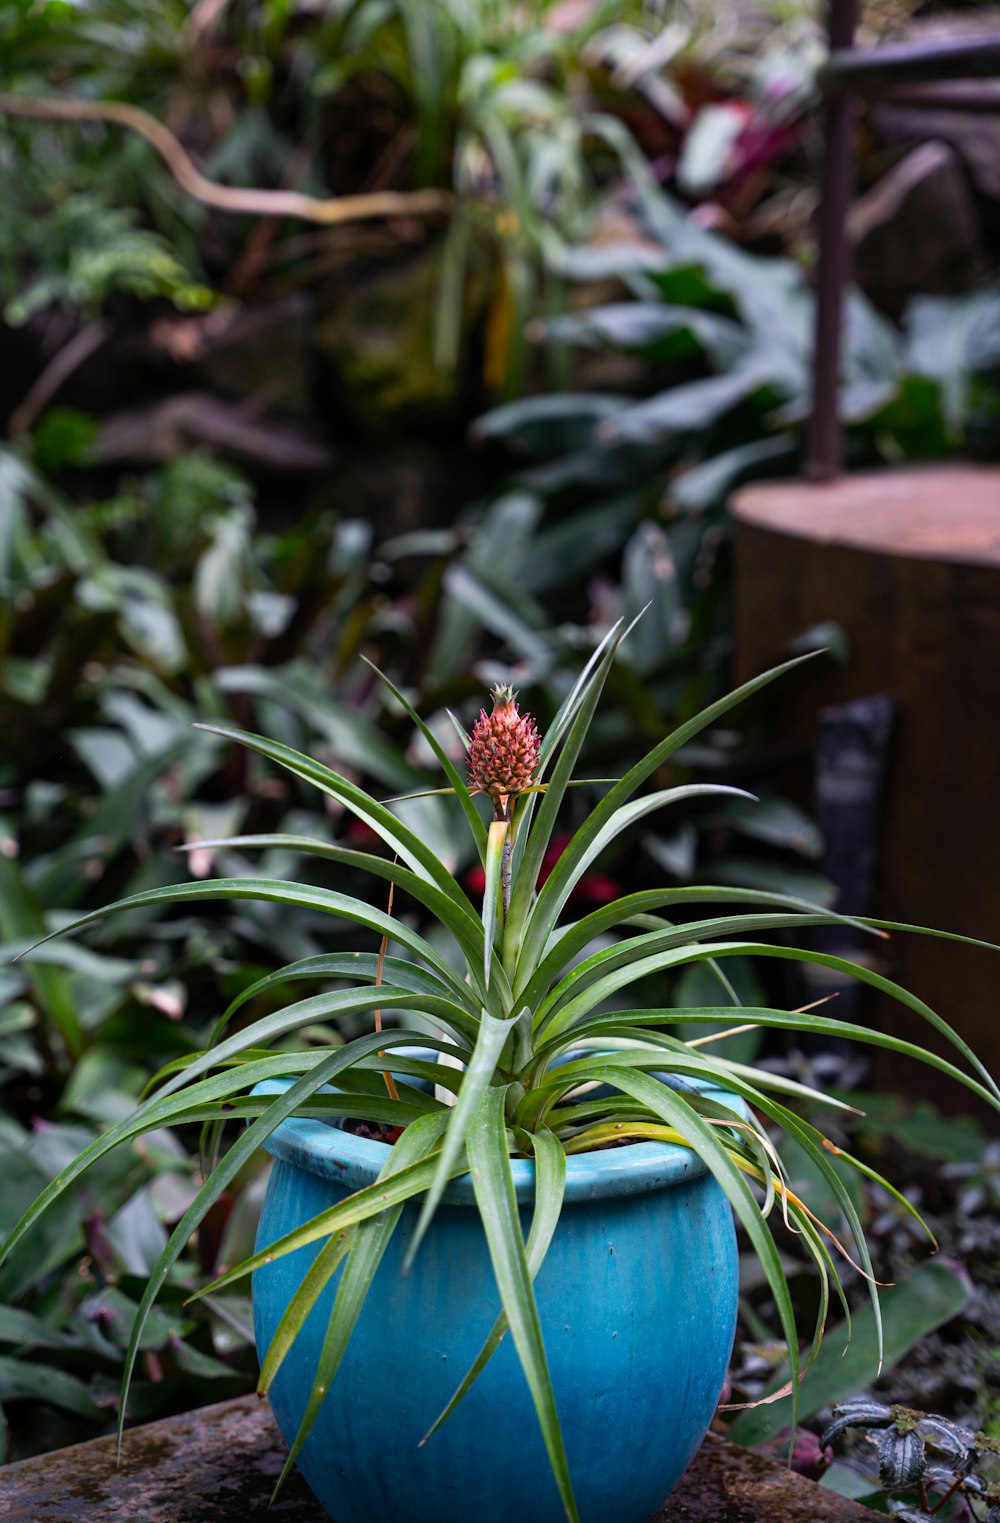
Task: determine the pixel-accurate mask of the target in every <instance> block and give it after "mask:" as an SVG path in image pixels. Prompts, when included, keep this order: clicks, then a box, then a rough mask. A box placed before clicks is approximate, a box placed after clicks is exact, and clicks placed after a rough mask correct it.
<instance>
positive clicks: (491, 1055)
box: [403, 1010, 518, 1270]
mask: <svg viewBox="0 0 1000 1523" xmlns="http://www.w3.org/2000/svg"><path fill="white" fill-rule="evenodd" d="M517 1022H518V1017H517V1016H516V1015H515V1016H508V1017H507V1019H506V1020H497V1019H496V1017H494V1016H492V1015H490V1013H489V1011H488V1010H484V1011H483V1012H482V1016H481V1019H480V1026H479V1036H478V1038H477V1040H476V1045H475V1048H474V1049H473V1052H472V1056H471V1058H470V1059H469V1062H468V1065H467V1067H466V1070H465V1078H464V1080H463V1082H462V1088H461V1090H460V1091H459V1095H458V1099H457V1100H456V1101H455V1104H454V1106H453V1107H452V1112H451V1120H450V1122H449V1124H448V1130H447V1132H446V1133H445V1137H444V1143H443V1146H442V1148H441V1156H440V1158H439V1159H438V1167H437V1173H436V1174H435V1176H434V1179H433V1181H432V1183H431V1187H430V1189H429V1190H428V1192H427V1198H426V1199H425V1201H424V1203H423V1206H422V1208H421V1211H420V1218H419V1220H418V1222H417V1226H416V1230H415V1231H414V1234H413V1237H412V1239H411V1242H410V1246H409V1249H408V1250H407V1254H406V1259H405V1260H404V1263H403V1268H404V1270H406V1269H409V1267H410V1265H411V1264H412V1263H413V1258H414V1255H415V1254H416V1251H417V1249H418V1248H419V1247H420V1243H421V1240H422V1239H423V1236H424V1233H425V1232H426V1231H427V1228H428V1227H429V1226H430V1223H431V1218H432V1216H433V1215H434V1212H435V1211H436V1210H437V1206H438V1202H439V1201H440V1199H441V1196H442V1194H443V1193H444V1187H445V1185H446V1184H447V1182H448V1179H449V1178H450V1172H451V1169H452V1168H453V1166H454V1164H455V1161H456V1159H457V1158H458V1155H459V1152H460V1150H461V1148H462V1146H463V1144H464V1142H465V1136H466V1133H467V1131H468V1129H469V1126H470V1123H471V1121H472V1118H473V1116H474V1115H475V1113H476V1111H477V1109H478V1107H479V1102H480V1098H481V1097H482V1095H483V1094H484V1092H485V1091H486V1089H487V1088H488V1086H489V1085H490V1084H491V1083H492V1082H493V1080H494V1078H495V1077H496V1071H497V1063H498V1061H499V1058H500V1055H501V1053H502V1052H503V1050H504V1047H505V1046H506V1045H507V1042H508V1039H509V1038H510V1036H511V1035H512V1033H513V1031H514V1027H515V1026H516V1025H517Z"/></svg>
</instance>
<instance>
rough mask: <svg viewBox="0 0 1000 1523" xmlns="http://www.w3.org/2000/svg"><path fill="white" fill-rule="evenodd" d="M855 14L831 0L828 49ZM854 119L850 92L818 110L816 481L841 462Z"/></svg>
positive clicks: (850, 31) (810, 453)
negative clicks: (842, 364)
mask: <svg viewBox="0 0 1000 1523" xmlns="http://www.w3.org/2000/svg"><path fill="white" fill-rule="evenodd" d="M856 16H857V0H830V19H829V35H830V50H831V52H832V51H834V50H836V49H839V48H849V47H850V46H851V44H852V43H853V41H854V28H855V22H856ZM853 122H854V103H853V101H851V100H850V98H849V97H846V96H842V97H839V98H837V99H835V100H831V101H828V102H827V104H826V106H825V107H824V111H823V142H824V151H823V170H822V175H821V178H820V202H819V219H818V220H819V228H818V231H819V263H818V269H817V273H816V328H815V350H814V353H813V401H812V413H811V416H810V418H809V428H808V432H807V435H806V458H805V472H806V475H807V476H808V477H809V478H811V479H812V480H820V481H822V480H828V479H829V478H830V477H831V476H836V475H838V474H839V472H840V470H841V469H842V466H843V436H842V431H841V427H840V419H839V417H838V415H837V403H838V393H839V389H840V341H841V325H842V315H843V300H844V286H845V285H846V283H847V269H848V258H849V256H848V247H847V213H848V208H849V204H850V196H851V187H852V181H853V174H852V164H851V135H852V128H853Z"/></svg>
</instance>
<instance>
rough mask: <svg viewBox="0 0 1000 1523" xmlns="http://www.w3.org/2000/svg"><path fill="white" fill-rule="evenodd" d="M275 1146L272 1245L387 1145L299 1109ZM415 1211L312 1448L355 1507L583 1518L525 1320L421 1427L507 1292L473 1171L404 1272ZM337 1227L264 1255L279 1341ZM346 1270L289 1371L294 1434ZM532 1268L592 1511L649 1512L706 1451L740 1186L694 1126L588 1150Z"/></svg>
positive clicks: (533, 1522) (566, 1423)
mask: <svg viewBox="0 0 1000 1523" xmlns="http://www.w3.org/2000/svg"><path fill="white" fill-rule="evenodd" d="M278 1087H283V1086H280V1085H279V1084H268V1085H267V1086H261V1088H266V1089H268V1090H271V1089H275V1088H278ZM709 1092H710V1093H712V1094H713V1098H719V1099H721V1100H723V1101H725V1102H728V1103H730V1104H736V1103H737V1102H734V1101H733V1098H732V1096H728V1095H723V1094H720V1093H719V1092H718V1091H709ZM268 1148H269V1151H270V1152H271V1153H272V1154H273V1155H274V1158H275V1160H276V1161H275V1164H274V1167H273V1171H272V1174H271V1179H270V1183H269V1185H268V1189H267V1194H266V1198H265V1201H264V1207H263V1212H262V1216H261V1222H260V1229H259V1232H258V1238H257V1246H258V1248H263V1247H266V1246H267V1245H269V1244H270V1243H272V1242H274V1241H275V1239H277V1238H279V1237H281V1236H282V1235H283V1234H284V1233H286V1232H290V1231H291V1230H292V1229H293V1228H295V1227H297V1226H298V1225H300V1224H301V1223H303V1222H305V1221H307V1220H308V1219H309V1218H310V1217H312V1216H314V1215H315V1214H316V1213H317V1212H319V1211H322V1210H324V1209H325V1208H327V1207H328V1206H330V1205H332V1204H333V1203H335V1202H336V1201H338V1200H340V1199H342V1198H343V1197H344V1196H345V1195H346V1194H348V1193H349V1192H350V1191H352V1190H356V1189H359V1188H360V1187H362V1186H363V1185H367V1184H370V1183H371V1182H372V1181H373V1180H374V1179H375V1178H376V1176H377V1174H378V1172H379V1170H380V1169H381V1167H382V1166H383V1164H384V1163H385V1160H386V1157H387V1155H388V1151H389V1150H388V1147H387V1146H386V1144H384V1143H380V1142H371V1141H368V1140H365V1139H363V1138H359V1137H355V1136H353V1135H352V1134H350V1133H348V1132H344V1131H341V1130H340V1129H339V1128H338V1127H336V1126H330V1125H328V1124H326V1123H324V1122H322V1121H317V1120H300V1119H295V1120H290V1121H286V1122H284V1123H283V1124H282V1125H281V1126H280V1127H279V1128H278V1129H277V1130H276V1131H275V1132H274V1133H273V1135H272V1137H271V1140H270V1142H269V1143H268ZM513 1170H514V1177H515V1184H516V1189H517V1197H518V1200H519V1202H520V1203H521V1209H522V1219H523V1221H524V1226H525V1231H527V1226H528V1223H529V1220H530V1212H531V1202H532V1198H533V1176H534V1165H533V1164H532V1163H531V1162H530V1161H528V1160H515V1161H514V1164H513ZM416 1215H417V1213H416V1208H415V1207H412V1206H411V1207H407V1208H406V1209H405V1210H404V1213H403V1215H402V1217H401V1219H400V1222H399V1225H398V1226H397V1228H396V1231H395V1233H394V1235H393V1238H392V1241H391V1243H390V1245H389V1248H388V1250H387V1252H386V1255H385V1257H384V1259H383V1260H382V1263H381V1265H380V1267H379V1269H378V1272H377V1274H376V1277H375V1280H374V1283H373V1286H372V1289H371V1291H370V1293H369V1296H368V1299H367V1301H366V1303H365V1306H364V1309H363V1311H362V1313H361V1316H360V1318H359V1321H358V1324H357V1327H356V1329H355V1332H354V1336H353V1338H352V1339H351V1342H350V1345H349V1347H348V1350H347V1353H346V1355H345V1357H344V1360H343V1363H342V1364H341V1367H340V1370H339V1371H338V1373H337V1376H336V1378H335V1380H334V1381H333V1383H332V1386H331V1389H330V1394H329V1395H328V1396H327V1398H326V1402H325V1404H324V1406H323V1408H322V1409H321V1412H320V1415H319V1417H318V1419H317V1421H316V1424H315V1426H314V1428H313V1430H312V1433H311V1434H310V1437H309V1439H308V1440H307V1442H306V1444H305V1446H304V1447H303V1450H302V1453H301V1455H300V1457H299V1468H300V1470H301V1471H302V1473H303V1475H304V1476H305V1478H306V1480H307V1481H308V1483H309V1485H310V1486H311V1487H312V1489H313V1491H314V1492H315V1493H316V1496H317V1497H318V1498H319V1500H320V1501H321V1502H322V1503H323V1506H324V1507H325V1508H326V1509H327V1511H328V1512H329V1513H330V1514H331V1516H332V1517H333V1518H334V1519H336V1523H470V1520H472V1519H475V1520H476V1523H564V1520H565V1513H564V1511H563V1507H562V1504H561V1502H560V1499H559V1495H558V1492H557V1490H556V1486H555V1482H554V1481H553V1479H552V1476H551V1474H550V1470H549V1462H548V1458H547V1456H546V1453H545V1448H544V1445H543V1443H542V1439H541V1436H540V1434H539V1431H538V1423H537V1419H536V1417H535V1412H534V1408H533V1406H532V1403H531V1398H530V1396H529V1394H528V1389H527V1386H526V1383H525V1380H524V1376H523V1373H522V1371H521V1367H520V1364H519V1363H518V1359H517V1355H516V1352H515V1350H514V1348H513V1346H512V1343H511V1340H510V1338H509V1337H507V1338H505V1339H504V1341H503V1343H502V1344H501V1346H500V1349H499V1350H498V1352H497V1353H496V1354H495V1355H494V1357H493V1359H492V1361H491V1362H490V1364H489V1365H488V1366H487V1367H486V1370H485V1371H484V1372H483V1374H482V1375H481V1376H480V1378H479V1380H478V1381H477V1382H476V1384H475V1385H474V1386H473V1388H472V1390H471V1391H470V1392H469V1394H468V1395H467V1396H466V1397H465V1399H464V1400H463V1402H462V1403H461V1404H460V1405H459V1407H458V1408H457V1410H456V1411H455V1412H454V1413H453V1414H452V1416H451V1417H450V1418H449V1419H448V1421H447V1422H446V1423H445V1424H444V1425H443V1426H442V1427H441V1428H440V1429H439V1430H438V1432H437V1433H435V1434H434V1436H433V1438H431V1439H430V1440H428V1442H427V1443H426V1444H425V1445H424V1446H423V1447H418V1446H419V1444H420V1440H421V1438H422V1437H423V1436H424V1434H425V1433H426V1432H427V1430H428V1428H429V1427H430V1426H431V1424H432V1423H433V1421H434V1419H435V1418H436V1417H437V1416H438V1414H439V1413H440V1411H441V1409H442V1408H443V1407H444V1406H445V1404H446V1403H447V1402H448V1400H449V1399H450V1397H451V1396H452V1395H453V1393H454V1391H455V1388H456V1386H457V1385H458V1384H459V1382H460V1381H461V1379H462V1377H463V1376H464V1375H465V1373H466V1371H467V1370H468V1368H469V1366H470V1365H471V1363H472V1361H473V1360H474V1358H475V1357H476V1355H477V1354H478V1352H479V1349H480V1348H481V1346H482V1343H483V1340H484V1339H485V1337H486V1335H487V1333H488V1332H489V1330H490V1328H491V1327H492V1325H493V1322H494V1319H495V1318H496V1316H497V1313H498V1311H499V1298H498V1295H497V1291H496V1287H495V1284H494V1280H493V1272H492V1269H491V1266H490V1262H489V1256H488V1253H487V1249H486V1244H485V1241H484V1238H483V1235H482V1230H481V1228H480V1225H479V1219H478V1215H477V1212H476V1208H475V1204H474V1197H473V1193H472V1184H471V1181H470V1180H469V1179H468V1177H465V1178H463V1179H458V1180H455V1181H454V1182H453V1183H452V1184H451V1185H450V1186H449V1187H448V1190H447V1192H446V1194H445V1197H444V1202H443V1204H442V1206H441V1207H440V1208H439V1210H438V1212H437V1216H436V1218H435V1220H434V1223H433V1224H432V1227H431V1230H430V1231H429V1233H428V1235H427V1237H426V1238H425V1239H424V1242H423V1243H422V1244H421V1247H420V1250H419V1252H418V1254H417V1257H416V1260H415V1263H414V1266H413V1268H412V1269H411V1271H410V1273H409V1274H408V1275H406V1276H405V1277H404V1276H403V1275H402V1274H401V1272H400V1269H401V1263H402V1259H403V1255H404V1253H405V1249H406V1244H407V1242H408V1240H409V1238H410V1236H411V1234H412V1232H413V1229H414V1225H415V1222H416ZM319 1247H320V1245H319V1244H311V1245H309V1246H308V1247H305V1248H302V1249H300V1250H299V1251H298V1252H296V1253H294V1254H289V1255H288V1256H287V1257H285V1258H282V1259H279V1260H277V1261H276V1262H274V1263H272V1264H269V1265H267V1266H265V1267H264V1268H262V1269H260V1270H259V1271H258V1272H257V1273H256V1274H255V1275H254V1284H253V1300H254V1327H255V1331H256V1338H257V1347H258V1350H259V1352H260V1355H261V1357H263V1354H264V1352H265V1350H266V1349H267V1347H268V1344H269V1343H270V1341H271V1338H272V1336H273V1334H274V1331H275V1329H276V1327H277V1325H278V1321H279V1319H280V1317H281V1314H282V1312H283V1310H284V1308H285V1307H286V1305H287V1304H288V1301H289V1299H290V1298H291V1296H292V1295H293V1294H294V1292H295V1291H296V1290H297V1289H298V1286H299V1284H300V1282H301V1280H302V1277H303V1275H304V1274H305V1272H306V1270H307V1268H308V1267H309V1265H310V1264H311V1262H312V1260H313V1258H314V1257H315V1254H316V1253H317V1252H318V1250H319ZM335 1283H336V1282H334V1284H333V1285H331V1286H329V1287H328V1289H327V1293H326V1294H325V1296H324V1297H323V1299H322V1300H321V1301H320V1302H319V1304H318V1305H317V1307H316V1308H315V1309H314V1311H313V1313H312V1315H311V1317H310V1318H309V1320H308V1321H307V1323H306V1325H305V1327H304V1328H303V1330H302V1333H301V1334H300V1336H299V1338H298V1339H297V1341H296V1343H295V1344H294V1346H293V1348H292V1350H291V1352H290V1353H289V1354H288V1356H287V1357H286V1359H285V1362H284V1364H283V1366H282V1368H281V1370H280V1371H279V1374H278V1377H277V1379H276V1380H275V1382H274V1384H273V1386H272V1388H271V1392H270V1401H271V1405H272V1407H273V1409H274V1414H275V1417H276V1418H277V1421H278V1425H279V1427H280V1429H281V1431H282V1434H283V1435H284V1437H285V1439H286V1441H287V1442H288V1443H291V1441H292V1439H293V1438H294V1436H295V1433H296V1431H297V1429H298V1425H299V1421H300V1418H301V1416H302V1413H303V1410H304V1408H305V1403H306V1400H307V1398H308V1394H309V1390H310V1388H311V1385H312V1380H313V1375H314V1371H315V1368H316V1363H317V1360H318V1357H319V1350H320V1347H321V1344H322V1339H323V1333H324V1330H325V1328H326V1324H327V1321H328V1318H329V1314H330V1307H331V1304H332V1298H333V1291H334V1287H335ZM535 1288H536V1293H537V1297H538V1304H539V1310H540V1314H541V1319H542V1329H543V1333H544V1337H545V1346H546V1351H547V1354H548V1359H549V1366H550V1370H551V1374H552V1380H553V1385H554V1388H555V1394H556V1402H557V1407H558V1411H559V1416H560V1420H561V1423H562V1430H563V1435H564V1438H565V1443H566V1449H567V1454H568V1459H569V1469H570V1475H571V1477H572V1480H573V1485H574V1489H575V1492H576V1497H577V1501H578V1504H579V1508H580V1516H581V1520H582V1523H646V1520H647V1519H648V1518H649V1517H650V1515H651V1514H652V1513H653V1512H655V1511H656V1509H657V1508H658V1507H659V1505H660V1503H661V1502H662V1501H663V1500H664V1498H665V1497H666V1496H667V1495H668V1494H669V1492H670V1491H671V1490H672V1488H673V1487H674V1486H675V1485H676V1483H677V1481H678V1480H679V1478H680V1476H681V1474H682V1473H683V1471H684V1469H685V1468H686V1466H687V1465H688V1463H689V1462H690V1460H691V1459H692V1457H693V1456H694V1454H695V1451H696V1450H697V1448H698V1446H699V1444H700V1443H701V1441H702V1438H703V1437H704V1435H705V1432H706V1430H707V1428H708V1425H709V1423H710V1421H711V1418H712V1414H713V1412H714V1410H715V1406H716V1403H717V1402H718V1399H719V1393H720V1391H721V1389H722V1385H723V1381H724V1379H725V1375H726V1369H727V1366H728V1363H729V1356H730V1353H731V1351H732V1345H733V1335H734V1330H735V1325H736V1296H737V1256H736V1239H735V1233H734V1229H733V1219H732V1212H731V1209H730V1207H729V1204H728V1202H727V1200H726V1198H725V1196H724V1194H723V1193H722V1191H721V1189H720V1188H719V1186H718V1185H717V1184H716V1183H715V1181H714V1180H713V1179H712V1178H711V1176H710V1175H709V1174H708V1173H707V1172H706V1171H705V1169H704V1167H703V1165H702V1164H701V1163H700V1162H699V1161H698V1160H697V1159H696V1158H695V1156H694V1154H693V1153H691V1152H689V1151H688V1150H687V1149H686V1148H682V1147H675V1146H671V1145H669V1144H662V1143H640V1144H637V1145H634V1146H631V1147H626V1148H618V1149H613V1150H611V1151H608V1152H600V1153H590V1154H578V1155H576V1156H575V1157H572V1158H570V1159H569V1160H568V1170H567V1182H566V1203H565V1206H564V1208H563V1215H562V1218H561V1220H560V1223H559V1226H558V1227H557V1229H556V1233H555V1236H554V1238H553V1241H552V1245H551V1247H550V1249H549V1253H548V1256H547V1258H546V1260H545V1263H544V1264H543V1266H542V1269H541V1271H540V1273H539V1275H538V1278H537V1280H536V1282H535Z"/></svg>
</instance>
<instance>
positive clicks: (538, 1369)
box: [467, 1087, 579, 1523]
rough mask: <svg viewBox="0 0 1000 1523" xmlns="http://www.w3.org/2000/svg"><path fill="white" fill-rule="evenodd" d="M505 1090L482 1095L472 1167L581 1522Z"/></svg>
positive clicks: (550, 1448)
mask: <svg viewBox="0 0 1000 1523" xmlns="http://www.w3.org/2000/svg"><path fill="white" fill-rule="evenodd" d="M506 1093H507V1092H506V1089H505V1088H500V1087H497V1088H494V1089H489V1090H487V1091H486V1093H485V1094H484V1095H483V1096H482V1098H481V1099H480V1102H479V1106H478V1108H477V1110H476V1114H475V1117H474V1118H473V1121H472V1124H471V1126H470V1127H469V1133H468V1139H467V1148H468V1154H469V1168H470V1171H471V1174H472V1185H473V1189H474V1190H475V1193H476V1201H477V1203H478V1205H479V1214H480V1216H481V1218H482V1222H483V1231H484V1232H485V1234H486V1242H487V1246H488V1248H489V1253H490V1261H491V1262H492V1265H493V1273H494V1275H495V1276H496V1282H497V1288H498V1289H499V1291H500V1299H501V1301H502V1303H503V1309H504V1313H505V1314H506V1317H507V1322H508V1325H509V1327H510V1331H511V1336H512V1338H513V1339H514V1345H515V1347H516V1349H517V1354H518V1358H519V1359H520V1361H521V1368H522V1369H523V1370H524V1374H525V1378H526V1380H527V1382H528V1388H529V1390H530V1391H531V1399H532V1401H533V1402H534V1405H535V1412H536V1413H537V1415H538V1423H539V1426H540V1428H541V1430H542V1437H543V1439H544V1440H545V1448H546V1451H547V1453H548V1456H549V1463H550V1464H551V1466H552V1472H553V1475H554V1476H555V1479H556V1484H557V1485H558V1487H559V1494H560V1496H561V1497H562V1500H563V1506H564V1507H565V1509H566V1513H567V1516H568V1517H569V1519H570V1523H579V1514H578V1512H577V1507H576V1500H575V1498H574V1496H573V1487H572V1483H571V1481H570V1475H569V1467H568V1465H567V1463H566V1450H565V1448H564V1445H563V1438H562V1432H561V1430H560V1427H559V1416H558V1413H557V1412H556V1400H555V1394H554V1392H553V1390H552V1379H551V1376H550V1374H549V1367H548V1361H547V1359H546V1357H545V1345H544V1343H543V1341H542V1329H541V1324H540V1322H539V1320H538V1306H537V1304H536V1302H535V1292H534V1289H533V1288H532V1283H531V1271H530V1269H529V1266H528V1260H527V1256H526V1254H525V1250H524V1242H523V1240H522V1238H521V1221H520V1217H519V1216H518V1211H517V1196H516V1195H515V1193H514V1181H513V1179H512V1177H511V1172H510V1156H509V1153H508V1151H507V1134H506V1128H505V1125H504V1104H505V1100H506Z"/></svg>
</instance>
